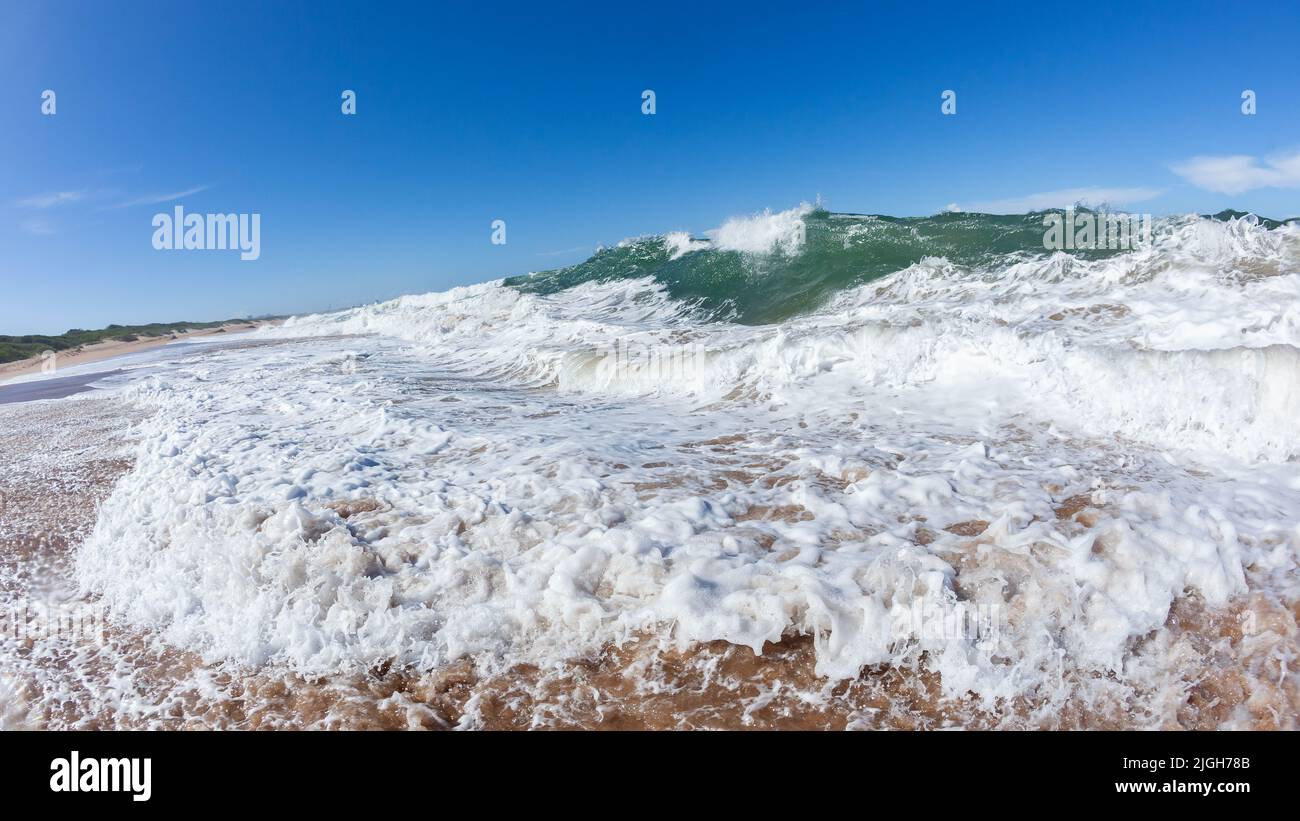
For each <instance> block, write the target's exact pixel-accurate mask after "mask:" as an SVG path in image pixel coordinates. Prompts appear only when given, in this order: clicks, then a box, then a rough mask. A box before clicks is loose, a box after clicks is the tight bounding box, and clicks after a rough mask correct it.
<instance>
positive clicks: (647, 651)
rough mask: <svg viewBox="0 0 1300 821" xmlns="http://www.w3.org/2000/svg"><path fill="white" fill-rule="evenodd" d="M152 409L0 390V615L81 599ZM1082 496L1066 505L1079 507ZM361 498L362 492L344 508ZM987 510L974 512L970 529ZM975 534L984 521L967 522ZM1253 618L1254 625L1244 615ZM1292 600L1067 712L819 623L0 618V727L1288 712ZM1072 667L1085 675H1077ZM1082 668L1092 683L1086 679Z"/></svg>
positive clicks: (1248, 607) (1189, 634)
mask: <svg viewBox="0 0 1300 821" xmlns="http://www.w3.org/2000/svg"><path fill="white" fill-rule="evenodd" d="M143 415H144V414H143V412H142V411H141V410H139V409H137V408H134V407H132V406H130V405H127V404H125V403H123V402H122V401H121V400H120V399H118V398H115V397H111V396H109V397H103V398H90V399H84V400H79V401H76V402H43V403H33V404H12V405H9V406H6V407H3V408H0V614H3V613H5V612H13V610H12V608H13V605H14V604H15V603H19V604H21V603H22V602H30V601H33V600H46V601H48V600H50V599H51V598H54V599H56V600H59V601H62V602H65V603H67V605H68V606H70V607H74V608H75V607H90V608H93V606H94V602H92V601H89V600H85V599H82V598H79V597H78V596H77V594H76V593H75V584H74V582H73V579H72V567H73V558H74V555H75V550H76V547H77V545H78V544H79V543H80V541H81V540H82V539H84V538H85V536H86V535H87V534H88V533H89V532H90V530H91V528H93V526H94V522H95V517H96V511H97V508H98V505H100V504H101V503H102V502H103V501H104V500H105V499H106V498H107V497H108V494H109V493H110V492H111V490H112V488H113V485H114V484H115V482H116V480H117V479H118V477H120V476H121V475H122V474H123V473H124V472H125V471H127V470H129V469H130V466H131V462H130V459H129V450H128V446H129V444H130V441H131V425H132V423H134V422H135V421H137V420H139V419H141V418H143ZM1088 510H1089V505H1088V504H1087V503H1086V502H1085V501H1084V500H1082V499H1076V500H1073V501H1072V503H1071V504H1069V505H1066V506H1064V507H1063V508H1062V510H1061V511H1058V515H1059V516H1061V518H1062V520H1066V519H1069V520H1074V519H1077V518H1079V517H1081V516H1084V515H1086V514H1087V511H1088ZM364 512H365V506H364V505H361V506H358V507H357V509H356V510H352V509H349V510H348V511H346V514H345V515H355V514H361V513H364ZM976 529H977V528H974V527H972V528H971V530H972V532H973V531H974V530H976ZM972 538H976V537H974V536H973V537H972ZM1247 611H1248V612H1250V613H1251V614H1252V619H1253V620H1254V621H1256V622H1257V624H1255V626H1254V628H1253V629H1252V630H1251V631H1249V632H1243V630H1242V628H1241V625H1242V619H1241V618H1240V615H1241V614H1242V613H1243V612H1247ZM1297 618H1300V606H1297V605H1296V604H1295V603H1291V606H1290V607H1288V606H1286V605H1283V604H1280V603H1277V602H1273V601H1271V600H1269V599H1268V598H1267V597H1264V596H1259V595H1254V594H1248V595H1246V596H1243V597H1239V598H1238V599H1237V600H1236V601H1235V602H1234V603H1233V605H1232V607H1231V608H1229V609H1228V610H1226V611H1212V610H1208V609H1206V608H1205V607H1204V605H1203V604H1202V603H1201V602H1200V601H1199V600H1197V599H1196V598H1194V597H1186V598H1183V599H1180V600H1178V601H1177V602H1176V603H1175V606H1174V609H1173V611H1172V612H1171V613H1170V615H1169V619H1168V621H1167V623H1166V625H1165V627H1164V628H1163V629H1162V630H1161V631H1158V632H1157V633H1154V634H1152V635H1151V636H1149V637H1147V638H1145V639H1143V640H1142V641H1141V642H1140V643H1139V644H1138V645H1137V646H1136V647H1134V648H1133V663H1135V664H1151V665H1156V666H1159V667H1160V668H1161V669H1163V670H1165V673H1164V674H1163V676H1164V683H1163V685H1162V686H1161V687H1160V688H1159V691H1149V692H1136V691H1134V690H1132V689H1131V688H1129V687H1126V686H1124V685H1122V684H1120V683H1119V682H1114V681H1099V680H1091V681H1087V682H1082V681H1068V680H1067V681H1064V682H1062V683H1063V684H1066V685H1068V686H1072V687H1074V688H1075V689H1077V691H1078V692H1080V693H1084V692H1087V693H1089V694H1090V695H1089V696H1088V698H1087V699H1086V700H1085V699H1084V698H1078V699H1075V700H1073V701H1072V702H1071V703H1070V705H1069V707H1068V708H1067V709H1064V710H1059V709H1052V710H1046V709H1044V708H1043V705H1042V704H1038V703H1035V702H1034V701H1033V700H1032V699H1021V700H1017V701H1015V702H1003V703H998V704H993V705H989V704H978V703H975V702H974V701H973V700H963V699H943V698H941V697H940V682H939V681H938V679H937V677H936V676H935V675H934V674H931V673H927V672H924V671H923V670H922V665H921V664H920V661H921V660H920V659H916V660H915V663H914V664H912V665H895V666H887V665H881V666H878V667H871V668H865V669H864V670H862V671H861V673H860V674H859V675H858V676H857V677H856V678H853V679H849V680H842V681H830V680H827V679H824V678H821V677H819V676H817V675H816V672H815V670H814V664H815V653H814V649H813V640H812V639H811V638H810V637H807V636H788V637H786V638H784V639H783V640H782V641H781V642H780V643H777V644H768V645H767V646H766V647H765V648H764V652H763V654H762V655H756V654H755V653H754V652H753V651H752V650H750V649H749V648H746V647H739V646H736V645H731V644H728V643H726V642H721V641H718V642H711V643H708V644H704V645H692V646H687V647H676V646H673V645H672V644H671V642H669V641H666V640H665V638H666V637H660V636H639V637H633V638H632V639H631V640H629V641H627V642H625V643H624V644H623V645H622V646H609V647H607V648H605V649H604V650H603V651H602V652H600V653H599V654H597V655H594V656H591V657H583V658H574V659H571V660H570V661H568V662H567V663H565V664H563V665H559V666H556V667H554V668H551V669H544V670H543V669H538V668H534V667H529V666H516V667H512V668H510V669H507V670H500V671H495V672H490V671H486V670H484V669H481V668H480V667H479V666H477V665H476V664H474V663H473V662H472V661H470V660H464V661H462V662H459V663H457V664H454V665H451V666H450V667H447V668H444V669H439V670H433V671H426V670H414V669H400V668H396V667H392V666H390V665H380V666H378V667H375V668H373V669H370V670H358V671H353V672H350V673H345V674H339V675H335V676H329V677H323V678H310V679H309V678H304V677H302V676H299V675H297V674H295V673H293V672H291V671H288V670H284V669H281V668H277V667H275V666H268V667H264V668H262V669H257V670H253V669H245V668H240V667H238V666H236V665H232V664H228V663H223V662H216V661H205V660H204V659H202V658H201V657H200V656H198V655H197V654H195V653H192V652H189V651H185V650H181V649H179V648H176V647H172V646H169V645H168V644H167V643H166V642H165V641H163V640H161V639H160V638H159V637H158V636H157V635H154V634H151V633H149V632H147V631H138V630H134V629H128V628H125V627H123V626H120V625H114V624H112V623H111V622H110V623H107V624H106V625H104V629H103V630H102V632H101V633H100V634H98V635H96V636H94V637H93V638H92V637H86V636H81V637H78V638H71V639H69V638H67V637H37V638H35V639H31V638H27V639H24V638H23V637H21V636H15V635H13V632H14V631H13V630H12V628H13V627H14V625H13V624H12V623H6V624H5V625H4V627H5V628H6V629H4V630H0V662H3V664H2V665H0V672H3V673H4V676H5V681H4V682H0V683H3V684H4V686H5V689H6V690H7V692H8V693H9V694H10V695H9V696H7V697H6V703H5V705H4V706H3V707H0V726H5V727H43V728H49V729H125V728H153V729H216V728H221V729H288V728H308V729H452V728H474V729H543V728H545V729H704V728H708V729H834V730H840V729H938V728H949V727H963V728H968V729H973V728H1003V729H1009V728H1017V729H1025V728H1028V729H1126V728H1135V727H1161V728H1168V729H1214V728H1221V727H1225V726H1231V727H1239V728H1240V727H1249V728H1256V729H1279V728H1280V729H1293V728H1294V726H1295V717H1296V716H1297V715H1300V703H1297V701H1298V699H1300V695H1298V694H1297V690H1296V688H1294V687H1292V686H1291V685H1290V682H1291V681H1292V680H1294V676H1295V675H1296V673H1297V670H1296V663H1297V659H1298V658H1300V652H1298V651H1297V648H1298V642H1297V631H1296V622H1297ZM1069 675H1078V674H1077V673H1075V674H1069V673H1067V677H1068V676H1069ZM1083 684H1086V685H1088V686H1086V687H1085V686H1080V685H1083Z"/></svg>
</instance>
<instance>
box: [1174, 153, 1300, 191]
mask: <svg viewBox="0 0 1300 821" xmlns="http://www.w3.org/2000/svg"><path fill="white" fill-rule="evenodd" d="M1173 170H1174V173H1175V174H1177V175H1178V176H1180V177H1182V178H1183V179H1185V180H1187V181H1188V182H1190V183H1191V184H1192V185H1195V186H1197V187H1199V188H1204V189H1206V190H1207V191H1217V192H1219V193H1220V194H1230V195H1236V194H1243V193H1245V192H1247V191H1251V190H1253V189H1255V188H1300V150H1296V151H1293V152H1292V153H1290V154H1275V155H1273V156H1272V157H1268V158H1266V159H1265V160H1264V161H1263V162H1260V160H1259V159H1258V158H1256V157H1252V156H1250V155H1249V154H1232V155H1228V156H1223V157H1213V156H1205V155H1201V156H1196V157H1192V158H1191V159H1190V160H1187V161H1186V162H1182V163H1179V164H1177V165H1175V166H1174V167H1173Z"/></svg>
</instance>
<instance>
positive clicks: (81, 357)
mask: <svg viewBox="0 0 1300 821" xmlns="http://www.w3.org/2000/svg"><path fill="white" fill-rule="evenodd" d="M282 321H283V320H280V319H272V320H266V319H253V320H247V321H242V320H241V321H236V322H227V323H224V324H222V325H219V326H217V327H213V328H202V329H197V330H189V331H184V330H181V331H176V332H174V333H171V334H168V335H167V336H156V337H147V338H142V339H136V340H133V341H131V342H123V341H120V340H116V339H109V340H105V341H103V342H95V343H92V344H89V345H84V346H81V347H78V348H74V349H72V350H69V351H59V352H57V353H56V354H55V357H56V358H55V365H56V367H57V368H58V369H60V370H61V369H63V368H71V367H75V366H77V365H88V364H90V363H92V362H99V361H101V360H105V359H111V358H113V357H117V356H125V355H126V354H132V353H137V352H139V351H147V350H149V349H151V348H160V347H162V346H163V345H166V344H168V343H170V342H175V341H177V340H180V339H194V338H197V337H205V336H214V335H216V334H222V333H230V332H231V331H252V330H256V329H258V328H262V327H267V326H274V325H278V324H279V323H280V322H282ZM44 364H45V360H44V358H43V356H32V357H28V358H27V359H19V360H15V361H13V362H5V363H2V364H0V383H2V382H6V381H8V380H10V379H15V378H17V377H20V376H30V375H32V374H35V373H40V372H41V367H42V366H43V365H44Z"/></svg>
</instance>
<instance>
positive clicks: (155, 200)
mask: <svg viewBox="0 0 1300 821" xmlns="http://www.w3.org/2000/svg"><path fill="white" fill-rule="evenodd" d="M211 187H212V186H210V185H199V186H195V187H194V188H187V189H185V190H184V191H176V192H174V193H171V194H150V195H148V196H144V197H137V198H135V199H130V200H127V201H125V202H119V203H118V204H117V205H114V206H112V207H113V208H133V207H135V206H137V205H161V204H162V203H164V202H171V201H172V200H179V199H181V198H183V197H189V196H193V195H194V194H197V193H199V192H200V191H207V190H208V189H209V188H211Z"/></svg>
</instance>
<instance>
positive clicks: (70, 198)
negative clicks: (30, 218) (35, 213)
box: [14, 190, 88, 210]
mask: <svg viewBox="0 0 1300 821" xmlns="http://www.w3.org/2000/svg"><path fill="white" fill-rule="evenodd" d="M87 193H88V192H87V191H85V190H81V191H50V192H49V193H47V194H37V195H35V196H32V197H26V198H24V199H21V200H18V201H17V202H15V203H14V205H17V206H18V207H19V208H37V209H41V210H44V209H46V208H53V207H55V206H56V205H66V204H67V203H70V202H78V201H80V200H83V199H85V198H86V195H87Z"/></svg>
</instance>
